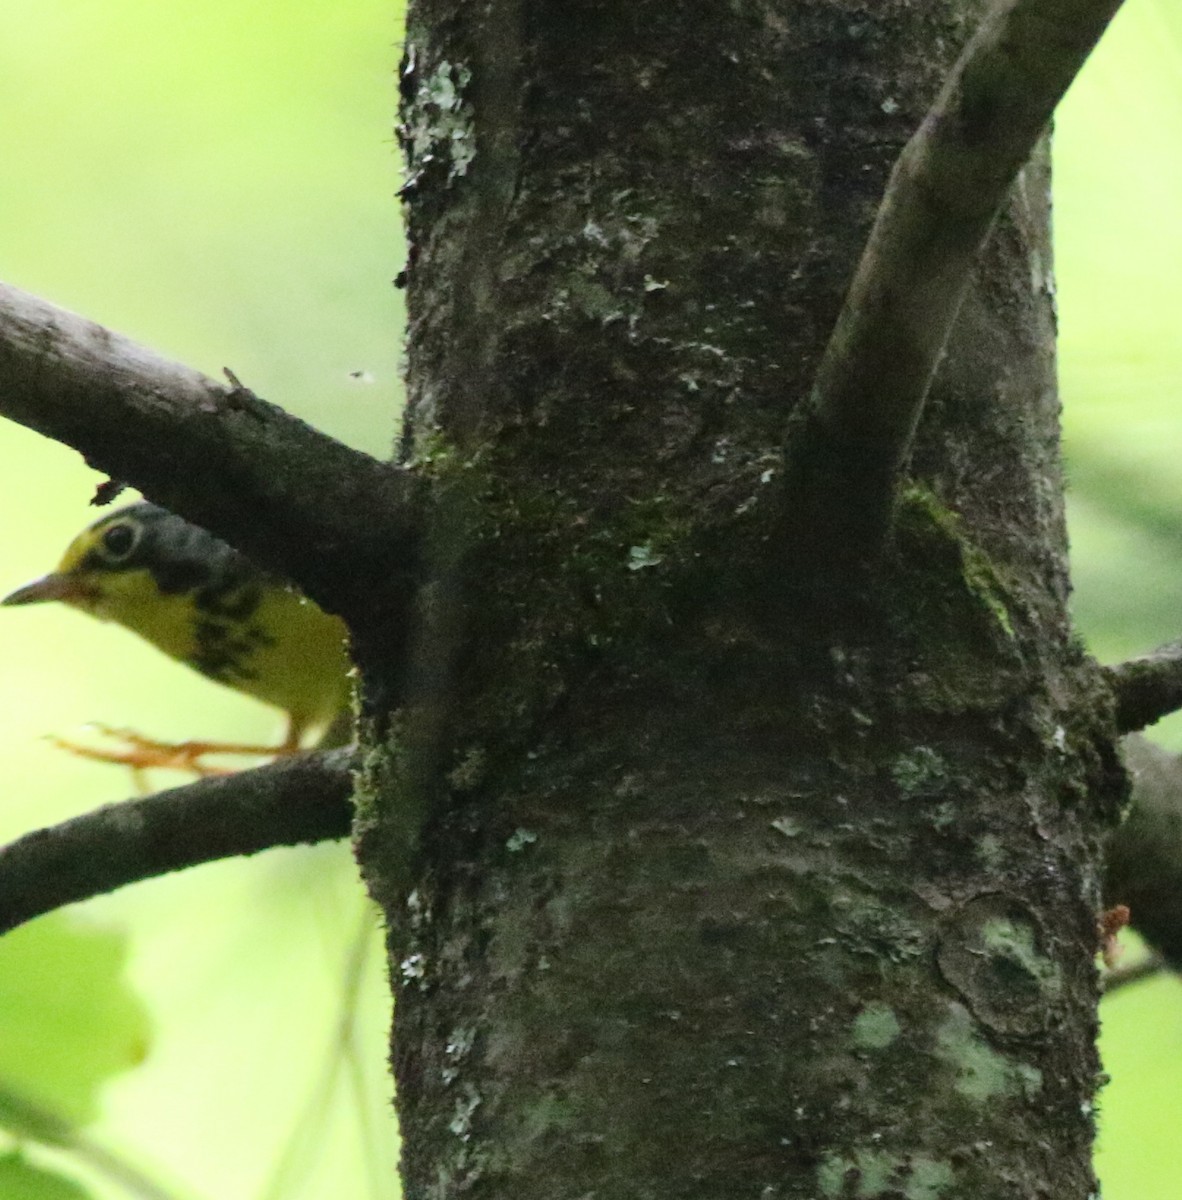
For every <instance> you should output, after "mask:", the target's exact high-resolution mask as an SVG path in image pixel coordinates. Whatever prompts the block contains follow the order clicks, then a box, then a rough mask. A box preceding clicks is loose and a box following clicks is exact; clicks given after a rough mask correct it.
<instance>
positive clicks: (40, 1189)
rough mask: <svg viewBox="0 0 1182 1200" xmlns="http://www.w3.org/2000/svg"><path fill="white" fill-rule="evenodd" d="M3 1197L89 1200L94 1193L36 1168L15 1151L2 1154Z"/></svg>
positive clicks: (0, 1188)
mask: <svg viewBox="0 0 1182 1200" xmlns="http://www.w3.org/2000/svg"><path fill="white" fill-rule="evenodd" d="M0 1196H3V1197H4V1200H90V1196H91V1193H90V1192H88V1191H87V1190H86V1189H85V1188H84V1187H82V1185H81V1184H79V1183H76V1182H75V1181H74V1180H72V1179H67V1178H65V1176H63V1175H59V1174H57V1172H56V1171H47V1170H44V1169H42V1168H41V1167H36V1166H34V1165H33V1164H32V1163H31V1162H29V1161H28V1159H27V1158H25V1156H24V1155H23V1154H21V1153H20V1152H19V1151H17V1150H13V1151H12V1152H11V1153H9V1154H0Z"/></svg>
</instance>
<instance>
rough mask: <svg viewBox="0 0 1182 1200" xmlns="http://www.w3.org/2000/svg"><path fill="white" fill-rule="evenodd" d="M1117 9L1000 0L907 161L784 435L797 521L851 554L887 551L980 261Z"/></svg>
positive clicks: (1097, 0)
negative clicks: (928, 404) (910, 463)
mask: <svg viewBox="0 0 1182 1200" xmlns="http://www.w3.org/2000/svg"><path fill="white" fill-rule="evenodd" d="M1120 3H1121V0H1003V2H1002V3H1000V4H998V5H997V7H996V8H995V9H994V11H993V13H992V14H991V15H990V16H989V18H987V20H986V21H985V22H984V24H983V25H982V26H981V28H980V29H979V30H978V32H977V34H976V35H975V36H974V37H973V39H972V41H971V42H970V43H969V45H968V46H967V47H966V49H965V51H964V53H963V54H962V55H961V57H960V60H959V62H958V63H957V65H956V67H955V68H954V69H953V71H952V74H951V75H950V76H949V78H948V80H947V82H946V83H945V85H944V88H943V90H942V91H941V93H940V95H939V97H938V99H937V100H936V103H935V105H934V107H933V108H932V110H931V111H930V112H929V113H928V115H927V117H926V118H925V119H924V121H923V124H922V125H921V126H920V128H919V130H918V131H917V132H916V133H915V135H914V136H913V137H912V139H911V141H910V142H908V144H907V146H906V147H905V148H904V150H903V153H902V154H901V155H900V157H899V160H898V162H897V163H896V164H895V168H894V171H893V172H892V174H891V179H890V183H889V184H888V186H887V189H886V193H885V195H884V197H883V201H882V205H881V207H880V208H879V211H878V217H877V219H876V221H875V224H874V228H873V230H872V231H871V234H870V238H869V241H868V242H867V245H866V249H865V251H864V252H863V255H862V260H861V262H860V263H859V264H858V269H857V272H856V273H855V275H854V280H853V283H852V284H851V285H850V290H849V293H848V294H847V296H846V300H845V304H844V306H843V308H842V310H841V314H840V316H839V317H838V319H837V324H836V326H835V328H834V330H833V334H832V336H831V338H830V340H829V343H828V346H827V347H826V351H825V354H824V357H823V359H822V362H821V365H820V368H819V370H818V373H817V378H816V381H815V384H814V388H813V393H812V395H811V396H810V398H809V400H808V402H807V403H806V404H805V405H803V406H802V409H801V415H800V416H799V417H798V418H796V419H795V420H794V422H793V430H792V433H791V436H790V439H789V445H788V455H789V463H788V480H789V488H790V494H789V496H788V502H789V505H790V506H791V510H792V511H791V519H792V520H793V522H794V524H798V525H799V528H800V529H801V530H802V531H807V532H808V533H809V537H810V540H811V541H812V542H813V543H814V544H816V545H818V546H820V547H823V548H825V547H832V546H833V545H834V544H835V539H834V535H835V534H836V535H838V536H837V538H836V545H837V546H838V547H839V548H840V552H841V553H843V554H844V555H847V556H848V557H849V558H850V559H851V560H852V561H861V560H862V559H865V558H867V557H873V554H874V551H875V550H876V549H877V548H878V546H879V545H880V544H881V542H882V539H883V537H884V536H885V534H886V532H887V530H888V528H889V525H890V520H891V512H892V508H893V503H894V495H895V488H896V484H897V481H898V477H899V473H900V469H901V467H902V465H903V462H904V460H905V458H906V455H907V452H908V450H909V447H910V443H911V439H912V436H913V434H914V431H915V426H916V423H917V422H918V419H919V413H920V409H921V407H922V405H923V401H924V398H925V396H926V394H927V390H928V386H929V384H930V382H931V379H932V375H933V373H934V372H935V368H936V364H937V362H938V360H939V357H940V354H941V353H942V351H943V348H944V345H945V342H946V341H947V339H948V334H949V332H950V330H951V328H952V324H953V321H954V320H955V317H956V314H957V310H958V309H959V307H960V303H961V300H962V298H963V296H964V292H965V288H966V285H967V282H968V278H969V272H970V269H971V267H972V264H973V260H974V257H975V256H976V254H977V252H978V250H979V249H980V247H981V245H982V244H983V243H984V241H985V239H986V238H987V237H988V235H989V231H990V229H991V228H992V226H993V222H994V220H995V218H996V216H997V213H998V211H999V210H1000V208H1001V206H1002V204H1003V203H1004V202H1005V199H1006V195H1007V193H1008V192H1009V189H1010V186H1011V184H1012V183H1013V181H1014V179H1015V177H1016V176H1017V174H1018V172H1019V171H1020V170H1021V169H1022V166H1023V164H1024V163H1025V162H1026V160H1027V159H1028V158H1029V157H1030V154H1031V152H1032V150H1033V149H1034V146H1035V144H1036V143H1037V141H1038V139H1039V138H1040V137H1041V136H1042V132H1043V130H1044V129H1045V127H1046V125H1047V122H1048V121H1049V120H1050V117H1051V114H1052V113H1053V112H1054V109H1055V106H1056V105H1057V104H1058V103H1059V100H1060V99H1061V98H1062V96H1063V94H1064V92H1065V91H1066V90H1067V87H1068V85H1069V84H1070V83H1071V81H1072V80H1073V79H1074V78H1075V76H1076V74H1077V73H1078V71H1079V69H1080V68H1081V67H1082V66H1083V63H1084V60H1085V59H1086V58H1087V56H1088V54H1089V53H1090V52H1091V50H1092V48H1093V47H1094V46H1095V44H1096V42H1097V41H1098V40H1099V38H1100V35H1101V34H1102V33H1103V32H1104V29H1105V28H1106V27H1107V25H1108V22H1109V21H1110V20H1111V19H1112V17H1113V16H1114V14H1115V13H1116V11H1117V9H1118V8H1119V7H1120ZM814 523H816V524H814ZM847 539H848V542H847Z"/></svg>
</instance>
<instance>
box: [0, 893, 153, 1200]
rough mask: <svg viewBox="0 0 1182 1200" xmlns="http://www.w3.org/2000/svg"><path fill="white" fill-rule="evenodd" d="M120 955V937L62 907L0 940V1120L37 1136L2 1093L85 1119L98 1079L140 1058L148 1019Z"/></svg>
mask: <svg viewBox="0 0 1182 1200" xmlns="http://www.w3.org/2000/svg"><path fill="white" fill-rule="evenodd" d="M126 958H127V938H126V936H125V935H123V934H120V933H116V932H113V931H110V930H102V929H97V928H91V927H86V926H84V925H81V924H80V923H79V922H78V921H77V920H76V919H71V918H70V917H67V916H66V915H64V914H62V913H54V914H52V915H50V916H48V917H43V918H41V919H40V920H39V921H34V922H33V923H32V924H30V925H25V926H23V927H22V928H20V929H17V930H14V931H13V932H12V933H9V934H7V935H6V936H4V937H2V938H0V1125H4V1126H6V1127H7V1128H8V1129H10V1130H11V1131H12V1132H14V1133H27V1134H29V1135H30V1136H33V1137H38V1138H40V1137H42V1136H43V1132H44V1131H42V1130H39V1129H30V1128H27V1127H26V1125H27V1123H26V1122H25V1121H24V1119H23V1117H22V1115H21V1110H20V1109H18V1108H15V1107H14V1106H12V1105H9V1104H6V1103H5V1100H4V1096H3V1093H4V1092H7V1091H12V1092H16V1093H18V1094H20V1095H23V1096H26V1097H28V1098H29V1099H31V1100H34V1101H36V1102H37V1103H38V1104H40V1105H42V1106H44V1107H45V1108H47V1109H48V1110H50V1111H51V1112H53V1113H55V1114H56V1115H58V1116H59V1117H61V1118H62V1119H64V1120H66V1121H68V1122H72V1123H74V1124H84V1123H85V1122H87V1121H90V1120H92V1119H93V1118H94V1117H95V1116H96V1115H97V1111H98V1089H99V1087H100V1085H101V1084H102V1083H104V1082H105V1081H106V1080H107V1079H108V1078H110V1077H111V1076H112V1075H115V1074H117V1073H118V1072H120V1071H125V1070H128V1069H129V1068H131V1067H134V1066H137V1065H138V1064H139V1063H141V1062H142V1061H143V1059H144V1057H145V1055H146V1054H147V1051H148V1042H149V1028H148V1019H147V1014H146V1012H145V1010H144V1006H143V1004H142V1003H141V1002H140V1000H139V999H138V998H137V997H136V996H135V995H134V994H133V993H132V992H131V990H130V989H129V988H128V986H127V982H126V979H125V977H124V965H125V961H126ZM0 1194H3V1193H2V1192H0Z"/></svg>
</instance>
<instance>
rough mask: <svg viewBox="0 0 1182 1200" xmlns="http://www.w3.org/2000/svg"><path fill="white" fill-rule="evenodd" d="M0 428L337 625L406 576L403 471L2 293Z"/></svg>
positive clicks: (26, 299)
mask: <svg viewBox="0 0 1182 1200" xmlns="http://www.w3.org/2000/svg"><path fill="white" fill-rule="evenodd" d="M0 416H5V417H8V418H10V419H11V420H14V421H17V422H19V423H20V424H21V425H25V426H27V427H28V428H30V429H34V430H36V431H37V432H39V433H43V434H45V435H46V436H47V437H51V438H55V439H57V440H58V441H61V442H64V443H66V445H69V446H72V447H73V448H74V449H75V450H78V451H79V452H80V453H81V454H82V456H83V457H84V458H85V459H86V461H87V462H88V463H90V465H91V466H94V467H96V468H98V469H99V470H102V471H105V472H106V473H107V474H108V475H110V476H111V478H112V479H113V480H119V481H121V482H122V481H127V482H128V483H131V484H133V485H134V486H135V487H137V488H139V489H140V491H142V492H143V493H144V494H145V495H146V496H147V497H148V498H149V499H150V500H154V501H155V502H156V503H158V504H162V505H163V506H164V507H165V508H169V509H172V510H173V511H175V512H177V513H179V514H180V515H181V516H183V517H185V518H186V519H187V520H190V521H192V522H194V523H195V524H197V525H200V526H202V527H203V528H205V529H208V530H209V531H210V532H211V533H214V534H216V535H217V536H218V537H220V538H223V539H224V540H225V541H227V542H229V543H230V544H231V545H233V546H236V547H237V548H238V549H239V550H241V551H243V553H245V554H247V555H248V556H249V557H250V558H251V559H253V560H254V561H255V562H257V563H258V564H259V565H260V566H263V567H266V568H268V569H270V570H272V571H274V572H276V573H277V574H279V575H281V576H283V577H285V578H288V579H291V580H294V581H295V582H296V583H298V584H299V585H300V587H301V588H302V589H303V590H304V591H305V592H307V594H308V595H310V596H311V597H312V598H313V599H314V600H316V601H318V602H319V603H320V604H321V606H322V607H324V608H327V609H328V610H330V611H332V612H336V613H339V614H340V615H342V616H343V617H344V618H345V619H346V621H348V622H349V623H350V624H352V623H353V622H352V617H353V616H354V614H355V613H362V614H365V613H367V612H368V611H370V610H371V609H372V606H373V596H374V593H375V589H381V591H382V592H384V593H385V594H387V595H389V594H390V587H391V583H392V582H393V584H394V585H395V589H396V590H397V584H398V581H399V580H400V579H402V578H404V577H407V578H408V580H409V577H410V576H411V575H413V572H414V568H415V562H416V557H417V554H416V547H417V541H418V525H419V506H420V502H421V494H420V493H421V488H420V486H419V482H418V480H417V479H416V478H415V477H414V476H413V475H412V474H411V473H410V472H407V471H405V470H402V469H400V468H398V467H396V466H394V465H391V464H388V463H382V462H379V461H378V460H376V459H374V458H371V457H370V456H369V455H367V454H362V453H361V452H360V451H358V450H353V449H350V448H349V447H348V446H346V445H344V444H343V443H341V442H338V441H336V440H334V439H333V438H331V437H329V436H328V435H327V434H324V433H321V432H319V431H318V430H316V429H313V428H312V427H311V426H310V425H307V424H305V423H304V422H303V421H300V420H298V419H297V418H295V417H293V416H291V415H290V414H288V413H285V412H284V411H283V410H282V409H281V408H278V407H276V406H275V405H273V404H268V403H267V402H266V401H264V400H260V399H258V398H257V397H255V396H254V395H253V394H252V393H251V392H250V391H249V390H248V389H247V388H245V387H243V386H242V385H241V384H236V385H231V386H226V385H225V384H223V383H219V382H217V381H216V380H213V379H210V378H208V377H207V376H205V375H202V374H201V373H200V372H198V371H194V370H191V369H190V368H188V367H185V366H182V365H181V364H179V363H175V362H170V361H169V360H167V359H165V358H162V357H160V356H159V355H157V354H155V353H153V352H152V351H151V350H148V349H147V348H145V347H143V346H140V345H138V344H137V343H135V342H133V341H131V340H130V339H129V338H125V337H122V336H121V335H119V334H117V333H113V332H112V331H111V330H109V329H104V328H103V327H102V326H100V325H96V324H94V323H93V322H91V321H87V320H85V319H84V318H82V317H79V316H76V315H75V314H74V313H70V312H67V311H66V310H64V309H61V308H57V307H55V306H54V305H52V304H49V303H47V302H46V301H44V300H40V299H38V298H37V297H35V296H31V295H29V294H28V293H27V292H22V291H20V290H19V289H17V288H13V287H9V286H7V285H5V284H0ZM406 590H407V591H409V582H408V584H407V589H406ZM397 623H398V616H395V617H391V618H390V620H389V626H390V627H396V625H397Z"/></svg>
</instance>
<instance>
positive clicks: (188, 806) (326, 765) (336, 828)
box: [0, 748, 354, 933]
mask: <svg viewBox="0 0 1182 1200" xmlns="http://www.w3.org/2000/svg"><path fill="white" fill-rule="evenodd" d="M353 765H354V755H353V751H352V750H350V749H347V748H346V749H340V750H330V751H321V752H317V753H311V754H300V755H294V756H292V757H291V758H285V759H281V760H280V761H278V762H275V763H271V764H270V765H269V766H265V767H259V768H257V769H255V770H252V771H241V772H239V773H237V774H234V775H222V776H214V777H211V778H208V779H202V780H200V781H199V782H197V783H192V784H189V785H188V786H186V787H179V788H172V789H170V790H169V791H165V792H158V793H157V794H156V795H153V796H147V797H145V798H143V799H140V800H128V801H124V802H123V803H121V804H108V805H106V806H104V807H103V808H99V809H95V811H94V812H89V813H85V814H84V815H82V816H80V817H74V818H73V819H72V820H69V821H63V822H62V823H61V824H60V825H53V826H50V827H49V828H47V829H39V830H37V831H35V832H34V833H28V834H25V835H24V836H23V837H20V838H18V839H17V840H16V841H14V842H10V843H9V844H8V845H7V846H4V847H2V848H0V933H3V932H7V931H8V930H10V929H15V928H16V927H17V926H18V925H21V924H23V923H24V922H25V921H29V920H32V918H34V917H38V916H41V915H42V914H43V913H47V912H50V911H52V910H53V909H55V908H60V907H61V906H62V905H63V904H71V903H73V902H75V901H77V900H86V899H89V898H90V897H91V896H98V895H102V894H104V893H106V892H113V891H115V890H116V889H117V888H121V887H123V886H124V885H126V884H129V883H136V882H138V881H139V880H141V879H149V878H152V877H154V876H157V875H165V874H167V873H168V872H170V871H179V870H182V869H183V868H185V867H192V866H196V865H198V864H199V863H204V862H211V861H213V860H214V859H219V858H233V857H237V856H240V855H247V854H255V853H257V852H258V851H260V850H266V849H268V848H269V847H271V846H294V845H299V844H301V843H307V842H320V841H326V840H329V839H332V838H340V837H345V836H346V835H347V834H348V832H349V828H350V822H351V819H352V806H351V804H350V802H349V797H350V794H351V792H352V773H351V772H352V767H353Z"/></svg>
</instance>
